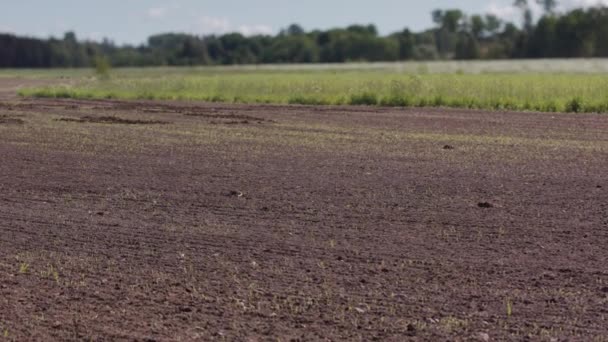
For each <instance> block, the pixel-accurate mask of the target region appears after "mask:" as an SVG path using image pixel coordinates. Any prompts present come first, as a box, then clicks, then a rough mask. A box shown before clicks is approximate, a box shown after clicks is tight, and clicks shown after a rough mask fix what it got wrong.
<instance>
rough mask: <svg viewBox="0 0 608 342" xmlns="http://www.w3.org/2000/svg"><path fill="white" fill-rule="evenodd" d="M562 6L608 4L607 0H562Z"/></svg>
mask: <svg viewBox="0 0 608 342" xmlns="http://www.w3.org/2000/svg"><path fill="white" fill-rule="evenodd" d="M562 3H563V4H562V6H560V7H563V8H567V9H571V8H574V7H593V6H608V0H565V1H562Z"/></svg>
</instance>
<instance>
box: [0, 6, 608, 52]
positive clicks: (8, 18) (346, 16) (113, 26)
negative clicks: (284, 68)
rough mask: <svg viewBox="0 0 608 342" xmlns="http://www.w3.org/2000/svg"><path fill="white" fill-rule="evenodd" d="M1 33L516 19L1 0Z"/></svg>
mask: <svg viewBox="0 0 608 342" xmlns="http://www.w3.org/2000/svg"><path fill="white" fill-rule="evenodd" d="M6 2H7V4H5V5H4V6H2V7H3V8H2V11H0V32H12V33H16V34H22V35H30V36H37V37H48V36H50V35H54V36H62V35H63V32H65V31H68V30H73V31H75V32H76V33H77V35H78V37H79V38H87V39H95V40H99V39H101V38H103V37H108V38H111V39H112V40H114V41H115V42H117V43H121V44H122V43H135V44H137V43H141V42H144V41H145V40H146V38H147V37H148V36H150V35H152V34H155V33H160V32H188V33H193V34H198V35H203V34H212V33H226V32H234V31H236V32H241V33H243V34H255V33H276V32H278V31H279V30H280V29H281V28H284V27H286V26H287V25H289V24H291V23H294V22H295V23H299V24H301V25H302V26H303V27H304V28H305V29H307V30H308V29H313V28H321V29H327V28H331V27H339V26H346V25H349V24H353V23H361V24H367V23H374V24H376V26H377V27H378V29H379V30H380V33H382V34H387V33H391V32H394V31H398V30H401V29H403V28H405V27H409V28H410V29H413V30H416V31H418V30H422V29H425V28H428V27H430V26H431V25H432V23H431V16H430V12H431V11H432V10H433V9H435V8H442V9H445V8H460V9H463V10H464V11H466V12H468V13H486V12H492V13H495V14H497V15H499V16H501V17H503V18H505V19H507V20H515V21H517V20H519V19H518V14H517V13H516V12H515V11H514V9H513V8H512V7H511V6H510V5H511V3H512V2H513V1H512V0H466V1H457V0H374V1H363V0H350V1H346V0H344V1H338V0H299V1H288V0H216V1H211V0H103V1H99V0H18V1H16V0H6ZM598 2H601V3H604V4H608V0H562V1H561V4H562V9H564V8H568V7H573V6H584V5H594V4H596V3H598Z"/></svg>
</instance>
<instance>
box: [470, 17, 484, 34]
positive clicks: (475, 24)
mask: <svg viewBox="0 0 608 342" xmlns="http://www.w3.org/2000/svg"><path fill="white" fill-rule="evenodd" d="M470 26H471V33H473V36H475V38H476V39H480V38H481V37H482V36H483V33H484V31H486V23H485V22H484V21H483V17H482V16H480V15H474V16H472V17H471V24H470Z"/></svg>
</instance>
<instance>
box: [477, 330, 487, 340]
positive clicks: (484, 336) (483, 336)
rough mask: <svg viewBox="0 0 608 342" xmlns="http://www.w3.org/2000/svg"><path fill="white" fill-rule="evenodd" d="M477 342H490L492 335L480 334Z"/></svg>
mask: <svg viewBox="0 0 608 342" xmlns="http://www.w3.org/2000/svg"><path fill="white" fill-rule="evenodd" d="M477 340H478V341H483V342H488V341H490V335H488V334H487V333H484V332H480V333H479V334H477Z"/></svg>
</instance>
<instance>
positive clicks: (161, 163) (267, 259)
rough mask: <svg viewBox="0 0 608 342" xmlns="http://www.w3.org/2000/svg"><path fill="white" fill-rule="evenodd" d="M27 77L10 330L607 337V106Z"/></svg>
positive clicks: (19, 124) (5, 196)
mask: <svg viewBox="0 0 608 342" xmlns="http://www.w3.org/2000/svg"><path fill="white" fill-rule="evenodd" d="M0 82H8V81H7V80H4V81H0ZM1 88H2V87H0V93H2V91H1ZM4 89H7V88H6V87H5V88H4ZM9 93H10V92H8V91H5V92H4V93H3V94H4V96H3V97H2V99H1V100H0V339H2V338H5V339H6V340H15V341H23V340H41V341H42V340H108V341H114V340H148V341H154V340H158V341H165V340H184V341H185V340H222V339H223V340H244V341H261V340H281V341H288V340H296V341H298V340H300V341H308V340H348V341H357V340H364V341H370V340H379V341H403V340H435V341H441V340H471V339H477V340H480V341H485V340H490V341H494V340H517V341H520V340H526V339H529V340H534V341H536V340H540V341H562V340H569V341H570V340H575V341H592V340H597V341H606V340H608V337H607V336H608V321H607V317H608V254H607V253H606V249H607V248H608V172H607V169H608V116H606V115H581V114H577V115H567V114H540V113H506V112H500V113H487V112H481V111H460V110H445V109H381V108H365V107H301V106H262V105H257V106H245V105H223V104H204V103H162V102H124V101H74V100H32V99H17V98H15V97H14V96H10V95H8V94H9Z"/></svg>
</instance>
